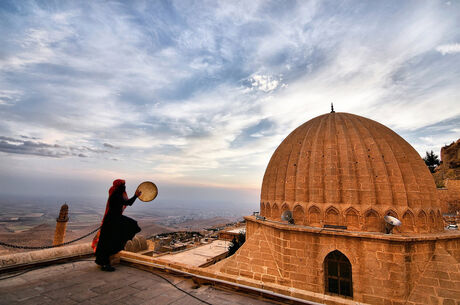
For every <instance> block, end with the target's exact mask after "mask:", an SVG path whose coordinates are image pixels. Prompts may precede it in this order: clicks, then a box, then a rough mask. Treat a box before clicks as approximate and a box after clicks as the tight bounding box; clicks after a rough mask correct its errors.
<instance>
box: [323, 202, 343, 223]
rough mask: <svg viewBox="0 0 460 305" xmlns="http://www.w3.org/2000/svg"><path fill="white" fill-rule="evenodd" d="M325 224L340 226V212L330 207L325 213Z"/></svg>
mask: <svg viewBox="0 0 460 305" xmlns="http://www.w3.org/2000/svg"><path fill="white" fill-rule="evenodd" d="M324 223H325V224H328V225H339V223H340V212H339V210H337V208H335V207H333V206H330V207H328V208H327V210H326V212H325V213H324Z"/></svg>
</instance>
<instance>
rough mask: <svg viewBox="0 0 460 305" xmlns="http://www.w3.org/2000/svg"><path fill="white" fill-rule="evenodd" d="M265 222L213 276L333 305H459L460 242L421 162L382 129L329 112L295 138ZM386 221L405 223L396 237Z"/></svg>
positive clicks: (269, 184) (277, 156) (275, 176)
mask: <svg viewBox="0 0 460 305" xmlns="http://www.w3.org/2000/svg"><path fill="white" fill-rule="evenodd" d="M285 211H291V213H292V217H293V219H294V223H293V224H291V223H288V222H286V221H283V220H281V215H282V214H283V212H285ZM260 215H261V216H264V217H265V219H264V218H263V217H257V218H256V217H254V216H248V217H245V219H246V222H247V224H246V243H245V244H244V245H243V246H242V247H241V248H240V249H239V251H238V252H237V253H236V254H235V255H233V256H232V257H230V258H228V259H226V260H224V261H221V262H219V263H217V264H216V265H214V266H212V267H209V268H207V269H209V271H212V272H214V273H215V274H217V275H219V274H222V275H226V276H233V277H236V278H237V279H239V280H240V281H243V280H244V281H246V282H250V283H253V285H259V286H260V287H270V289H274V290H275V291H277V292H279V293H283V294H290V295H299V296H302V298H305V299H309V300H311V301H316V302H321V303H327V304H352V303H354V302H362V303H369V304H458V300H459V299H460V263H459V262H460V233H459V232H458V231H447V230H444V225H443V219H442V215H441V207H440V200H439V197H438V193H437V191H436V186H435V183H434V179H433V177H432V175H431V174H430V172H429V170H428V169H427V167H426V166H425V164H424V162H423V160H422V159H421V157H420V156H419V154H418V153H417V152H416V151H415V150H414V149H413V148H412V146H411V145H410V144H408V143H407V142H406V141H405V140H404V139H403V138H401V137H400V136H399V135H398V134H396V133H395V132H393V131H392V130H390V129H389V128H387V127H385V126H383V125H381V124H379V123H377V122H375V121H372V120H370V119H367V118H364V117H360V116H357V115H353V114H348V113H329V114H325V115H321V116H319V117H316V118H314V119H312V120H310V121H308V122H306V123H304V124H303V125H301V126H299V127H298V128H297V129H295V130H294V131H293V132H292V133H291V134H290V135H289V136H288V137H286V139H284V141H283V142H282V143H281V144H280V145H279V147H278V148H277V149H276V151H275V152H274V154H273V156H272V158H271V160H270V162H269V164H268V166H267V169H266V171H265V175H264V179H263V183H262V190H261V202H260ZM385 215H391V216H394V217H396V218H398V219H400V220H401V222H402V225H401V226H400V227H396V228H395V229H394V230H393V233H392V234H385V222H384V218H383V217H384V216H385Z"/></svg>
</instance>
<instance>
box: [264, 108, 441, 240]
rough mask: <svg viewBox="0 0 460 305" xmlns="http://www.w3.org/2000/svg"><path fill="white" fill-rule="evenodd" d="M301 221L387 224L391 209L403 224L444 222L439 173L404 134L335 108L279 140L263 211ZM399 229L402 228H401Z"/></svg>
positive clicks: (416, 227)
mask: <svg viewBox="0 0 460 305" xmlns="http://www.w3.org/2000/svg"><path fill="white" fill-rule="evenodd" d="M285 210H291V211H292V212H293V215H294V220H295V223H296V224H299V225H307V226H312V227H323V226H324V225H333V226H346V227H347V229H348V230H356V231H378V232H381V231H383V230H384V221H383V216H385V215H391V216H394V217H397V218H398V219H400V220H401V221H402V222H403V224H402V226H401V227H400V228H398V229H399V232H437V231H441V230H443V223H442V216H441V213H440V207H439V199H438V197H437V193H436V186H435V183H434V179H433V177H432V175H431V173H430V172H429V170H428V168H427V167H426V165H425V163H424V162H423V160H422V159H421V157H420V156H419V154H418V153H417V152H416V151H415V149H414V148H413V147H412V146H411V145H410V144H409V143H407V142H406V141H405V140H404V139H403V138H401V137H400V136H399V135H398V134H396V133H395V132H394V131H392V130H391V129H389V128H387V127H385V126H384V125H382V124H380V123H377V122H375V121H373V120H370V119H367V118H364V117H361V116H357V115H353V114H349V113H328V114H324V115H321V116H318V117H316V118H314V119H311V120H310V121H308V122H306V123H304V124H302V125H301V126H299V127H298V128H297V129H295V130H294V131H293V132H291V134H289V135H288V136H287V137H286V138H285V139H284V141H283V142H282V143H281V144H280V145H279V146H278V148H277V149H276V151H275V153H274V154H273V156H272V157H271V159H270V162H269V164H268V166H267V169H266V171H265V175H264V179H263V182H262V192H261V209H260V211H261V215H262V216H265V217H267V218H268V219H272V220H278V221H279V220H280V215H281V214H282V212H283V211H285ZM396 231H398V230H396Z"/></svg>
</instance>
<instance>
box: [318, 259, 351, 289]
mask: <svg viewBox="0 0 460 305" xmlns="http://www.w3.org/2000/svg"><path fill="white" fill-rule="evenodd" d="M323 268H324V284H325V287H324V290H325V292H326V293H331V294H338V295H343V296H347V297H353V280H352V266H351V263H350V260H349V259H348V258H347V257H346V256H345V255H344V254H343V253H342V252H340V251H338V250H334V251H332V252H330V253H329V254H328V255H326V257H325V259H324V263H323Z"/></svg>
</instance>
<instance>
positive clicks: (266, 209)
mask: <svg viewBox="0 0 460 305" xmlns="http://www.w3.org/2000/svg"><path fill="white" fill-rule="evenodd" d="M264 216H265V217H266V218H271V217H272V213H271V208H270V202H267V203H266V204H265V214H264Z"/></svg>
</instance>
